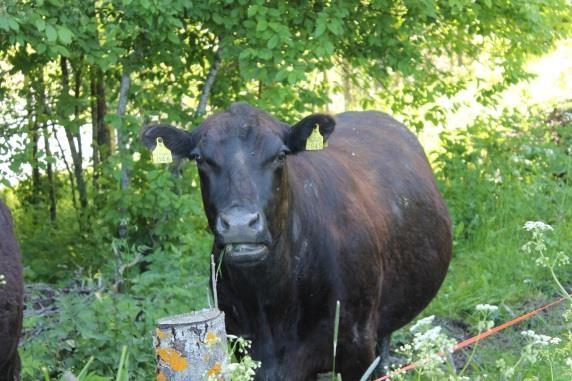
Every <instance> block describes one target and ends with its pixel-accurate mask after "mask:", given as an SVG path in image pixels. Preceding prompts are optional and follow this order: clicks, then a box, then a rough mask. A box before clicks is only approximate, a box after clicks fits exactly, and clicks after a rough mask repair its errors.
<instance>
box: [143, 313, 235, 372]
mask: <svg viewBox="0 0 572 381" xmlns="http://www.w3.org/2000/svg"><path fill="white" fill-rule="evenodd" d="M153 343H154V345H155V353H156V354H157V381H203V380H207V379H208V378H209V377H210V379H214V380H224V381H226V380H229V379H228V377H227V376H226V374H225V370H226V369H227V368H228V363H229V360H228V353H227V341H226V330H225V325H224V313H223V312H221V311H219V310H218V309H204V310H201V311H196V312H191V313H189V314H184V315H177V316H173V317H168V318H164V319H160V320H159V321H158V323H157V330H156V332H155V335H154V337H153Z"/></svg>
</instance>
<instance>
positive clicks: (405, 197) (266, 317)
mask: <svg viewBox="0 0 572 381" xmlns="http://www.w3.org/2000/svg"><path fill="white" fill-rule="evenodd" d="M316 127H319V131H320V133H321V134H322V136H324V138H325V139H328V138H329V139H328V143H329V146H328V147H327V148H325V149H323V150H320V151H307V150H305V144H306V140H307V138H308V136H309V135H310V133H311V132H312V130H313V129H314V128H316ZM334 128H335V130H334ZM157 137H162V138H163V140H164V142H165V145H166V146H167V147H168V148H170V149H171V150H172V152H173V153H174V154H175V155H177V156H180V157H188V158H191V159H194V160H195V161H196V163H197V166H198V169H199V175H200V179H201V191H202V197H203V203H204V209H205V213H206V216H207V219H208V223H209V226H210V228H211V229H212V231H213V232H214V236H215V239H214V245H213V252H214V255H215V259H216V260H217V261H219V260H222V262H223V266H222V275H221V277H220V279H219V282H218V286H217V288H218V295H219V301H220V306H221V309H222V310H223V311H224V312H225V314H226V317H227V328H228V331H229V332H230V333H233V334H235V335H241V336H246V337H248V338H250V339H251V340H252V354H253V357H254V358H255V359H257V360H260V361H261V362H262V367H261V369H260V370H259V371H258V373H257V375H256V379H257V380H273V381H276V380H310V379H314V378H315V377H316V374H318V373H322V372H328V371H329V370H331V368H332V337H333V326H334V311H335V304H336V300H340V301H341V321H340V332H339V342H338V350H337V370H339V371H340V372H341V374H342V376H343V380H344V381H353V380H358V379H359V378H360V376H361V375H362V374H363V372H364V371H365V369H366V368H367V367H368V365H369V364H370V363H371V362H372V361H373V360H374V358H375V356H376V349H378V348H379V347H385V349H387V345H388V343H389V336H390V334H391V333H392V332H393V331H395V330H396V329H398V328H400V327H402V326H403V325H404V324H406V323H408V322H409V321H411V320H412V319H413V318H414V317H415V316H416V315H417V314H418V313H419V312H420V311H421V310H422V309H423V308H424V307H425V306H426V305H427V304H428V303H429V301H430V300H431V299H432V298H433V297H434V296H435V294H436V292H437V290H438V289H439V287H440V285H441V283H442V281H443V278H444V277H445V274H446V272H447V268H448V264H449V260H450V257H451V225H450V220H449V216H448V212H447V209H446V207H445V205H444V203H443V200H442V198H441V196H440V195H439V192H438V190H437V187H436V185H435V181H434V178H433V174H432V171H431V168H430V166H429V163H428V162H427V159H426V157H425V154H424V152H423V149H422V147H421V146H420V145H419V143H418V142H417V140H416V139H415V137H414V136H413V134H412V133H411V132H410V131H409V130H407V128H405V127H404V126H403V125H402V124H400V123H399V122H397V121H396V120H394V119H392V118H391V117H390V116H388V115H386V114H383V113H380V112H374V111H368V112H346V113H343V114H340V115H337V116H335V117H331V116H327V115H321V114H315V115H311V116H308V117H306V118H304V119H303V120H302V121H300V122H299V123H298V124H296V125H294V126H292V127H291V126H289V125H287V124H285V123H283V122H280V121H278V120H276V119H275V118H273V117H272V116H270V115H269V114H267V113H265V112H263V111H261V110H258V109H256V108H253V107H251V106H248V105H246V104H234V105H232V106H231V107H230V108H229V109H227V110H225V111H223V112H220V113H218V114H215V115H213V116H210V117H209V118H207V119H206V120H205V121H204V123H203V124H201V125H200V126H198V127H197V128H195V129H193V130H192V131H191V132H188V131H183V130H180V129H176V128H175V127H171V126H166V125H154V126H149V127H147V128H146V129H144V131H143V133H142V139H143V141H144V143H145V144H146V145H147V146H148V147H150V148H153V147H154V146H155V141H156V138H157ZM380 343H384V344H386V345H381V346H379V344H380Z"/></svg>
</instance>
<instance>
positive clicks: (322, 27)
mask: <svg viewBox="0 0 572 381" xmlns="http://www.w3.org/2000/svg"><path fill="white" fill-rule="evenodd" d="M316 24H317V25H316V30H315V31H314V37H320V36H321V35H322V34H324V32H325V31H326V23H325V21H324V19H318V21H317V23H316Z"/></svg>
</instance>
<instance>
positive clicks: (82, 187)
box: [60, 57, 87, 219]
mask: <svg viewBox="0 0 572 381" xmlns="http://www.w3.org/2000/svg"><path fill="white" fill-rule="evenodd" d="M60 66H61V70H62V91H63V94H64V95H66V96H67V95H69V71H68V65H67V60H66V58H65V57H61V60H60ZM76 74H77V73H76ZM75 91H76V93H75V96H76V98H77V97H78V96H79V89H78V88H77V76H76V87H75ZM74 112H75V109H74ZM62 120H63V121H65V122H69V120H68V118H67V116H66V115H65V114H64V113H63V112H62ZM64 131H65V133H66V138H67V141H68V146H69V149H70V152H71V156H72V163H73V173H74V177H75V180H76V184H77V192H78V195H79V204H80V217H83V216H84V213H85V210H86V208H87V190H86V184H85V179H84V177H83V168H82V166H83V163H82V157H81V139H78V146H79V149H78V147H77V146H76V142H75V140H74V137H75V136H74V133H73V131H72V130H71V128H70V126H69V125H68V126H66V125H64ZM82 219H83V218H82Z"/></svg>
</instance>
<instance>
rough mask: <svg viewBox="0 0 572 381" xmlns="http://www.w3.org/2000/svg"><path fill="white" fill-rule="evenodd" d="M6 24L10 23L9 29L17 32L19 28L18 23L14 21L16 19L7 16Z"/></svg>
mask: <svg viewBox="0 0 572 381" xmlns="http://www.w3.org/2000/svg"><path fill="white" fill-rule="evenodd" d="M8 25H10V29H12V30H14V31H16V32H18V31H19V30H20V25H18V23H17V22H16V19H14V18H13V17H8Z"/></svg>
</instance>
